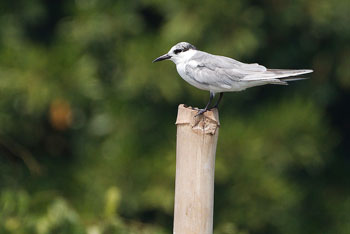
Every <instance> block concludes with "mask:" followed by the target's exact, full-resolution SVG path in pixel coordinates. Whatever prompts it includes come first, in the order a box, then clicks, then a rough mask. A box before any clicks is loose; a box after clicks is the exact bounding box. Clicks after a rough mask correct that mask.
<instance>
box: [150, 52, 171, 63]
mask: <svg viewBox="0 0 350 234" xmlns="http://www.w3.org/2000/svg"><path fill="white" fill-rule="evenodd" d="M170 58H171V56H170V55H168V54H165V55H162V56H160V57H158V58H156V59H155V60H153V62H152V63H155V62H159V61H162V60H165V59H170Z"/></svg>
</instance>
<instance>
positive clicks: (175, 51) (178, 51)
mask: <svg viewBox="0 0 350 234" xmlns="http://www.w3.org/2000/svg"><path fill="white" fill-rule="evenodd" d="M181 51H182V50H180V49H176V50H174V53H175V54H178V53H180V52H181Z"/></svg>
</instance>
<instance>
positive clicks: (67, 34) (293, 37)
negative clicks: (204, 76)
mask: <svg viewBox="0 0 350 234" xmlns="http://www.w3.org/2000/svg"><path fill="white" fill-rule="evenodd" d="M349 8H350V3H349V1H348V0H339V1H331V0H321V1H300V0H298V1H243V0H237V1H213V0H204V1H201V2H195V1H190V0H186V1H181V2H176V1H157V0H151V1H146V0H144V1H125V0H120V1H109V0H101V1H97V0H88V1H84V0H76V1H68V0H66V1H41V0H34V1H23V0H20V1H17V2H16V4H14V3H13V1H9V0H5V1H2V2H1V3H0V233H16V234H17V233H38V234H48V233H50V234H51V233H74V234H80V233H87V234H110V233H144V234H146V233H152V234H154V233H156V234H157V233H159V234H161V233H170V232H171V229H172V215H173V196H174V194H173V192H174V176H175V130H176V129H175V125H174V122H175V117H176V110H177V105H178V104H179V103H186V104H190V105H193V106H200V107H201V106H204V105H205V103H206V101H207V98H208V93H206V92H203V91H200V90H196V89H195V88H193V87H191V86H190V85H188V84H187V83H185V82H184V81H183V80H182V79H181V78H179V76H178V74H177V73H176V71H175V68H174V65H173V64H171V63H170V62H163V63H159V64H156V65H155V64H152V63H151V61H152V60H153V59H154V58H156V57H157V56H159V55H161V54H164V53H165V52H166V51H167V50H168V49H169V48H170V47H171V46H172V45H173V44H175V43H177V42H179V41H188V42H191V43H192V44H194V45H196V46H197V47H198V48H199V49H201V50H205V51H209V52H211V53H215V54H221V55H226V56H230V57H233V58H236V59H239V60H242V61H244V62H249V63H251V62H259V63H261V64H263V65H266V66H268V67H271V68H312V69H314V70H315V72H314V73H313V74H312V75H311V76H312V77H311V79H310V80H307V81H301V82H296V83H293V84H291V85H290V86H288V87H280V86H264V87H258V88H252V89H249V90H246V91H244V92H241V93H230V94H225V97H224V100H223V103H222V106H221V109H220V121H221V129H220V137H219V143H218V152H217V161H216V185H215V186H216V187H215V215H214V221H215V223H214V227H215V233H216V234H248V233H251V234H260V233H271V234H274V233H276V234H278V233H285V234H289V233H300V234H303V233H305V234H308V233H340V234H342V233H344V234H345V233H348V230H349V223H350V218H349V215H348V213H349V212H350V204H349V195H350V186H349V182H348V181H349V180H348V178H349V176H350V170H349V166H348V164H349V155H350V152H349V147H348V145H349V143H350V142H349V139H350V137H349V132H350V129H349V124H348V119H349V118H350V116H349V115H350V113H349V111H348V108H347V106H348V103H349V101H350V99H349V88H350V71H349V67H350V65H349V59H348V58H349V57H350V46H349V40H350V17H349V14H348V11H349V10H348V9H349Z"/></svg>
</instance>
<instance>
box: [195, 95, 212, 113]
mask: <svg viewBox="0 0 350 234" xmlns="http://www.w3.org/2000/svg"><path fill="white" fill-rule="evenodd" d="M214 95H215V94H214V93H212V92H210V96H209V102H208V104H207V105H206V106H205V107H204V109H199V111H198V113H197V114H196V115H195V117H197V116H198V115H201V114H203V113H204V112H206V111H207V110H208V107H209V105H210V103H211V101H212V100H213V98H214Z"/></svg>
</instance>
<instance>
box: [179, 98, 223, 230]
mask: <svg viewBox="0 0 350 234" xmlns="http://www.w3.org/2000/svg"><path fill="white" fill-rule="evenodd" d="M197 112H198V110H195V109H193V108H191V107H186V106H184V105H183V104H181V105H179V108H178V114H177V120H176V125H177V137H176V180H175V206H174V232H173V233H174V234H212V233H213V208H214V172H215V153H216V144H217V140H218V135H219V126H220V123H219V113H218V110H217V109H214V110H212V111H207V112H205V113H204V114H203V115H200V116H197V117H195V115H196V114H197Z"/></svg>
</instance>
